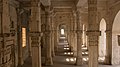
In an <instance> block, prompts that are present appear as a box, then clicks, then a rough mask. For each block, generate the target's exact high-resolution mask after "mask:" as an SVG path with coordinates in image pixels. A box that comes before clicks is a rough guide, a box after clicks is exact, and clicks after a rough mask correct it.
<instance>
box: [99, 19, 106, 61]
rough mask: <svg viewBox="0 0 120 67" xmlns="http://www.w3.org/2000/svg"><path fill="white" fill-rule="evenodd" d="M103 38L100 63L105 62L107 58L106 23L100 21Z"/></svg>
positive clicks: (100, 47) (100, 38)
mask: <svg viewBox="0 0 120 67" xmlns="http://www.w3.org/2000/svg"><path fill="white" fill-rule="evenodd" d="M100 31H101V36H100V37H99V59H98V60H99V62H104V60H105V56H106V32H105V31H106V21H105V19H102V20H101V21H100Z"/></svg>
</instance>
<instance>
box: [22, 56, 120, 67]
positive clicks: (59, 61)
mask: <svg viewBox="0 0 120 67" xmlns="http://www.w3.org/2000/svg"><path fill="white" fill-rule="evenodd" d="M66 58H70V57H68V56H56V57H54V65H53V66H42V67H88V66H87V65H85V64H84V65H82V66H76V65H75V64H74V61H72V62H67V61H66ZM23 67H32V63H31V58H30V57H29V58H28V59H27V60H26V61H25V64H24V65H23ZM99 67H120V65H99Z"/></svg>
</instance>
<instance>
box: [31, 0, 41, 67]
mask: <svg viewBox="0 0 120 67" xmlns="http://www.w3.org/2000/svg"><path fill="white" fill-rule="evenodd" d="M40 12H41V11H40V0H31V22H30V36H31V41H32V42H31V51H32V67H41V45H40V40H41V22H40V21H41V16H40Z"/></svg>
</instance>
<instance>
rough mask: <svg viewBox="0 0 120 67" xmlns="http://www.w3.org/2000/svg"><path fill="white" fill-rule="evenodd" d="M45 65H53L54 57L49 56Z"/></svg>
mask: <svg viewBox="0 0 120 67" xmlns="http://www.w3.org/2000/svg"><path fill="white" fill-rule="evenodd" d="M45 65H48V66H51V65H53V61H52V58H47V59H46V62H45Z"/></svg>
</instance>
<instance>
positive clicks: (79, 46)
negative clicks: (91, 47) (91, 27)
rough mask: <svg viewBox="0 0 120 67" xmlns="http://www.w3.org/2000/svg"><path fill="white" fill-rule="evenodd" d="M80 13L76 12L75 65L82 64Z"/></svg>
mask: <svg viewBox="0 0 120 67" xmlns="http://www.w3.org/2000/svg"><path fill="white" fill-rule="evenodd" d="M79 14H80V13H79V12H77V31H76V33H77V58H76V65H82V63H83V62H82V24H81V23H80V15H79Z"/></svg>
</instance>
